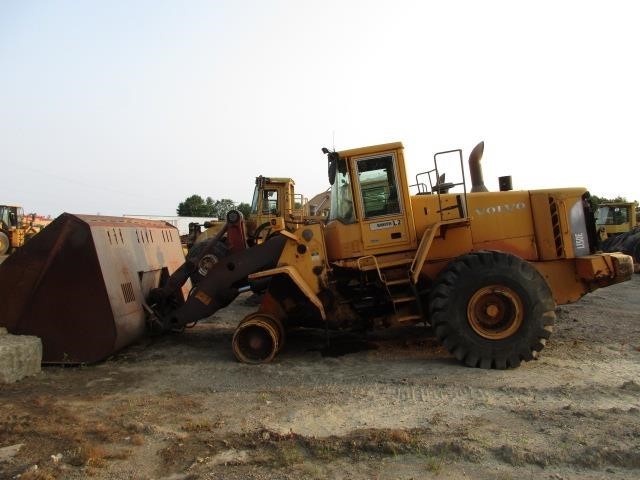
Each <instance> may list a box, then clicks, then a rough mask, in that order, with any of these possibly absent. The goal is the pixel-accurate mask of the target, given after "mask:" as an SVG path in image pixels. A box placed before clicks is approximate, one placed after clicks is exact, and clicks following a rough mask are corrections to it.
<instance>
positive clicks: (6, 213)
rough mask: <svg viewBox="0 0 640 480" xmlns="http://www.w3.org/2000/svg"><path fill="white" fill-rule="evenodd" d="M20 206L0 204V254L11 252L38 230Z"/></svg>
mask: <svg viewBox="0 0 640 480" xmlns="http://www.w3.org/2000/svg"><path fill="white" fill-rule="evenodd" d="M28 218H29V217H28V216H25V214H24V210H23V209H22V207H19V206H16V205H0V255H4V254H6V253H11V252H13V251H15V250H16V249H17V248H20V247H22V246H23V245H24V242H25V241H27V240H29V239H30V238H31V237H33V236H34V235H35V234H36V233H38V232H39V231H40V229H39V228H37V227H35V226H34V225H33V222H29V220H28Z"/></svg>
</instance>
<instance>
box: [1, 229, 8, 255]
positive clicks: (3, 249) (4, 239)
mask: <svg viewBox="0 0 640 480" xmlns="http://www.w3.org/2000/svg"><path fill="white" fill-rule="evenodd" d="M10 246H11V242H10V241H9V237H7V235H5V233H4V232H0V255H4V254H5V253H7V252H8V251H9V247H10Z"/></svg>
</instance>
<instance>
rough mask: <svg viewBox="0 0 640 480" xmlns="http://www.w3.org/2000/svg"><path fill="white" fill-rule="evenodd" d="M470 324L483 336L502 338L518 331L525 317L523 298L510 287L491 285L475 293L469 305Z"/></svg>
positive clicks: (468, 316)
mask: <svg viewBox="0 0 640 480" xmlns="http://www.w3.org/2000/svg"><path fill="white" fill-rule="evenodd" d="M467 319H468V321H469V325H470V326H471V328H472V329H473V331H474V332H476V333H477V334H478V335H480V336H481V337H483V338H487V339H489V340H502V339H505V338H508V337H510V336H511V335H513V334H514V333H516V332H517V331H518V330H519V329H520V327H521V326H522V322H523V319H524V315H523V308H522V300H521V299H520V296H519V295H518V294H517V293H516V292H514V291H513V290H512V289H510V288H509V287H505V286H503V285H489V286H486V287H483V288H481V289H480V290H478V291H477V292H476V293H474V294H473V296H472V297H471V299H470V300H469V304H468V305H467Z"/></svg>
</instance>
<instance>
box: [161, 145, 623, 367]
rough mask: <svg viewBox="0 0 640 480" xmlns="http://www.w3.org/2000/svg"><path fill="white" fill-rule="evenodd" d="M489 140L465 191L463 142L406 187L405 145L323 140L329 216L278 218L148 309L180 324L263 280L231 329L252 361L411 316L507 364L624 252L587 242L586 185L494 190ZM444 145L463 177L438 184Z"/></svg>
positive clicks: (237, 347)
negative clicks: (488, 175)
mask: <svg viewBox="0 0 640 480" xmlns="http://www.w3.org/2000/svg"><path fill="white" fill-rule="evenodd" d="M483 149H484V144H483V143H481V144H479V145H478V146H477V147H476V148H475V149H474V150H473V151H472V153H471V155H470V159H469V163H470V172H471V178H472V188H471V191H470V192H468V191H467V185H466V179H465V176H464V168H463V157H462V152H461V150H452V151H447V152H440V153H438V154H436V155H435V156H434V168H433V169H431V170H428V171H426V172H424V173H423V174H419V175H418V177H417V178H416V184H414V185H409V184H408V181H407V178H406V174H405V164H404V154H403V147H402V144H401V143H392V144H385V145H376V146H372V147H365V148H358V149H353V150H346V151H341V152H329V151H328V150H326V149H325V150H324V152H325V153H326V154H327V158H328V171H329V182H330V184H331V185H332V187H331V212H330V216H329V219H328V222H327V223H326V225H325V224H321V223H318V224H310V225H303V226H301V227H300V228H298V229H297V230H295V231H294V232H288V231H286V230H281V231H280V232H278V234H276V235H274V236H272V237H271V238H269V239H268V240H266V241H265V242H264V243H262V244H260V245H258V246H257V247H253V248H252V249H249V250H239V251H237V252H236V253H234V254H232V255H230V256H228V257H226V258H225V260H224V262H220V263H218V264H216V265H214V266H213V267H212V268H211V269H210V270H208V272H207V274H206V275H205V276H204V277H203V278H202V280H201V281H200V283H198V285H197V286H196V287H194V289H193V291H192V292H191V294H190V296H189V298H188V299H187V301H186V302H185V303H184V304H183V305H181V306H179V307H178V308H174V306H175V305H176V301H175V298H173V297H172V289H174V288H175V287H173V286H171V285H168V286H165V287H164V288H160V289H156V290H154V291H153V292H152V294H151V296H150V297H149V303H150V305H152V309H153V311H154V315H155V316H156V317H157V319H158V322H159V323H160V324H163V325H167V326H169V327H170V328H180V326H182V325H185V324H187V323H190V322H193V321H195V320H197V319H199V318H205V317H207V316H209V315H211V314H212V313H213V312H215V311H216V310H218V309H219V308H222V307H224V306H225V305H227V304H228V303H229V302H230V301H232V299H233V298H235V296H236V295H237V294H238V292H240V291H243V290H246V289H251V290H253V291H265V292H266V293H265V295H264V298H263V301H262V303H261V305H260V307H259V308H258V310H257V311H256V312H255V313H253V314H251V315H249V316H248V317H247V318H245V319H244V320H242V321H241V322H240V324H239V325H238V328H237V330H236V332H235V334H234V337H233V342H232V348H233V350H234V353H235V355H236V357H237V358H238V359H239V360H240V361H243V362H249V363H262V362H268V361H271V360H272V359H273V358H274V357H275V355H276V354H277V353H278V351H279V350H280V349H281V348H282V345H283V342H284V336H285V335H284V332H286V331H287V330H288V329H290V328H294V327H296V328H297V327H314V328H324V329H327V330H329V329H346V330H362V329H374V328H388V327H396V326H404V325H410V324H415V323H419V322H424V323H426V324H429V325H431V326H432V327H433V329H434V331H435V334H436V336H437V338H438V339H439V340H440V341H441V342H442V344H443V345H444V346H445V347H446V348H447V349H448V350H449V351H450V352H452V353H453V354H454V355H455V357H456V358H457V359H458V360H460V361H462V362H464V363H465V364H467V365H469V366H473V367H482V368H499V369H503V368H508V367H517V366H518V365H520V363H521V362H522V361H523V360H524V361H526V360H531V359H532V358H535V357H536V356H537V355H538V353H539V352H540V351H541V350H542V348H543V347H544V344H545V342H546V341H547V340H548V338H549V337H550V335H551V332H552V329H553V323H554V319H555V306H556V305H558V304H564V303H569V302H574V301H576V300H578V299H579V298H581V297H582V296H583V295H584V294H586V293H588V292H590V291H593V290H595V289H596V288H599V287H605V286H608V285H611V284H614V283H618V282H622V281H625V280H628V279H629V278H630V277H631V273H632V260H631V257H629V256H627V255H623V254H617V253H612V254H598V253H595V246H596V244H597V234H596V231H595V224H594V222H593V212H592V211H591V209H590V205H589V202H588V200H587V199H588V193H587V191H586V189H584V188H563V189H553V190H552V189H549V190H531V191H512V190H510V186H509V184H510V179H509V178H502V179H501V182H500V183H501V185H502V187H503V188H502V191H499V192H488V191H487V189H486V187H485V186H484V182H483V180H482V171H481V168H480V159H481V157H482V153H483ZM451 156H454V157H455V164H459V165H458V167H457V168H459V173H458V177H459V181H454V182H445V181H444V178H445V177H444V175H442V173H443V172H441V165H440V162H441V160H445V159H447V158H449V159H450V158H451ZM457 168H456V170H457ZM454 173H455V172H454ZM427 180H428V185H427V184H426V181H427ZM410 187H413V188H417V192H416V193H415V194H413V195H412V194H411V193H410ZM452 190H453V191H452ZM456 190H457V191H456ZM183 278H184V276H183ZM174 280H176V282H175V284H176V285H180V284H181V280H180V279H179V278H174Z"/></svg>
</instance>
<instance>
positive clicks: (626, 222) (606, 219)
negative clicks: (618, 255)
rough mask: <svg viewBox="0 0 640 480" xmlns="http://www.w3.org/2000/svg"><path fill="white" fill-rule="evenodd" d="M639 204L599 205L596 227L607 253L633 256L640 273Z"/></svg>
mask: <svg viewBox="0 0 640 480" xmlns="http://www.w3.org/2000/svg"><path fill="white" fill-rule="evenodd" d="M639 215H640V210H638V203H637V202H611V203H602V204H600V205H598V210H597V212H596V227H597V228H598V233H599V234H600V238H601V240H602V250H603V251H605V252H622V253H626V254H627V255H631V256H632V257H633V261H634V268H635V271H636V272H637V273H640V226H639V225H638V216H639Z"/></svg>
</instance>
